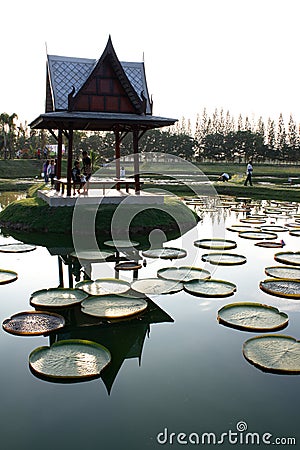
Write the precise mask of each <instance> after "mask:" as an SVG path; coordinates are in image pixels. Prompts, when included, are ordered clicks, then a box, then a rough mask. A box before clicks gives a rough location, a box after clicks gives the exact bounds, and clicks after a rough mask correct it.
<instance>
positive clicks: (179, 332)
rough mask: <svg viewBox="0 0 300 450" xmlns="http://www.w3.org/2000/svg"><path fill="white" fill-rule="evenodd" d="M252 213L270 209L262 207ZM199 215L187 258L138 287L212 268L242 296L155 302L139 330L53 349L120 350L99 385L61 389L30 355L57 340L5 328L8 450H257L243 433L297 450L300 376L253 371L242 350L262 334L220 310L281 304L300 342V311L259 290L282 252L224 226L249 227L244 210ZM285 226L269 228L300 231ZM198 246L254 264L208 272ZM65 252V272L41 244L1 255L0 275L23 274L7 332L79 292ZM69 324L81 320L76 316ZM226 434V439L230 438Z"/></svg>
mask: <svg viewBox="0 0 300 450" xmlns="http://www.w3.org/2000/svg"><path fill="white" fill-rule="evenodd" d="M254 212H255V213H261V212H262V210H261V208H260V207H259V206H258V207H257V208H256V209H255V211H254ZM294 212H296V210H295V211H294ZM298 212H299V211H298ZM199 214H201V216H202V220H201V221H200V222H199V224H198V225H197V230H195V229H194V230H191V231H190V232H188V233H187V234H186V236H184V239H183V238H182V237H181V238H179V239H177V240H174V241H171V242H168V244H167V245H168V246H171V247H178V248H182V247H183V245H184V246H185V249H186V250H187V251H188V256H187V257H186V258H184V259H180V260H177V261H176V260H175V261H163V260H161V259H159V260H157V259H153V260H151V259H150V258H149V259H147V265H146V267H144V266H143V267H142V268H141V269H140V270H139V278H148V277H153V276H156V272H157V270H158V269H159V268H162V267H168V266H172V267H173V266H184V265H194V266H197V267H203V268H205V269H207V270H210V272H211V273H212V276H213V278H217V279H223V280H227V281H230V282H233V283H235V284H236V285H237V292H236V293H235V294H234V295H232V296H230V297H228V298H211V299H210V298H201V297H195V296H192V295H190V294H188V293H186V292H184V291H180V292H178V293H176V294H167V295H159V296H150V298H151V300H152V302H153V303H151V311H150V313H148V314H147V315H146V316H144V317H143V316H142V318H141V319H140V320H138V319H135V320H132V321H130V322H127V323H124V322H121V323H119V324H115V325H113V326H111V327H108V326H102V327H101V326H97V325H94V326H90V327H87V326H85V327H76V326H74V327H69V328H68V329H67V330H66V331H63V332H61V333H59V334H58V335H57V336H54V337H52V340H53V339H59V340H61V339H67V338H70V337H73V338H74V337H78V338H84V339H89V340H94V341H96V342H98V343H102V344H103V345H104V346H106V347H108V348H109V349H110V350H111V353H112V357H113V361H114V365H113V367H112V368H111V370H110V371H108V372H106V373H105V374H103V376H102V378H98V379H95V380H90V381H85V382H79V383H75V384H74V383H73V384H71V383H69V384H66V383H53V382H50V381H48V380H45V379H40V378H38V377H37V376H35V375H34V374H33V373H32V372H31V371H30V369H29V364H28V357H29V354H30V353H31V352H32V350H34V349H35V348H37V347H39V346H45V345H49V337H45V336H41V337H18V336H13V335H11V334H8V333H6V332H4V331H3V330H1V336H0V339H1V345H0V351H1V388H0V389H1V397H0V398H1V406H0V419H1V441H0V442H1V448H3V449H5V450H6V449H9V450H41V449H42V450H50V449H51V450H53V449H59V450H60V449H64V450H82V449H83V448H85V449H95V450H98V449H99V450H102V449H103V450H119V449H130V450H141V449H158V448H161V447H165V448H176V449H177V448H182V447H184V446H185V447H189V448H190V447H191V448H194V447H197V444H195V442H196V440H197V436H200V444H199V446H200V447H201V445H202V446H203V447H210V446H212V445H213V443H212V442H213V441H212V442H211V444H208V442H207V439H208V437H207V439H206V441H204V443H203V444H201V437H202V435H203V434H205V433H214V434H215V436H216V439H217V443H216V444H215V445H214V446H215V447H218V446H219V445H220V446H221V448H224V449H227V448H231V446H232V445H234V446H235V448H244V447H246V448H247V447H248V446H249V447H256V445H250V444H251V443H248V445H246V444H245V442H244V440H243V439H245V435H246V431H245V430H246V428H247V432H250V433H257V434H258V435H259V439H260V445H259V448H268V447H267V446H268V444H267V443H264V442H263V441H262V436H263V435H265V433H269V435H265V437H264V439H265V440H266V442H270V443H273V442H275V439H278V438H279V439H281V438H289V437H292V438H295V439H296V440H297V442H300V433H299V426H298V402H299V399H300V389H299V383H300V377H299V375H278V374H270V373H266V372H263V371H261V370H259V369H258V368H256V367H254V366H253V365H251V364H249V363H248V362H247V361H246V359H245V358H244V357H243V354H242V345H243V343H244V342H245V341H246V340H247V339H248V338H250V337H253V336H255V335H258V334H259V333H252V332H247V331H239V330H235V329H232V328H228V327H226V326H223V325H220V324H219V323H218V322H217V320H216V317H217V311H218V310H219V309H220V308H221V307H222V306H224V305H226V304H228V303H232V302H240V301H242V302H243V301H249V302H259V303H264V304H267V305H273V306H276V307H278V308H279V309H280V310H281V311H284V312H286V313H287V314H288V315H289V324H288V326H287V328H286V329H285V330H283V331H281V332H279V333H281V334H286V335H289V336H293V337H295V338H297V339H299V337H300V336H299V335H300V333H299V329H300V328H299V323H300V314H299V312H300V304H299V301H297V300H288V299H285V298H280V297H274V296H271V295H268V294H266V293H264V292H262V291H261V290H260V289H259V282H260V281H261V280H263V279H265V278H267V276H266V275H265V273H264V268H265V267H267V266H273V265H278V264H277V263H276V262H275V261H274V254H275V253H277V252H278V251H282V250H281V249H272V248H266V249H264V248H259V247H257V246H255V245H254V243H255V242H257V241H253V240H249V239H243V238H241V237H239V236H238V233H236V232H230V231H227V230H226V227H227V226H230V225H233V224H238V223H240V222H239V220H240V219H241V218H245V217H246V216H245V213H243V212H234V211H230V210H229V209H221V208H220V209H218V210H216V211H207V212H206V211H199ZM276 216H277V215H276ZM276 216H273V217H272V215H271V216H269V217H268V218H267V219H266V220H267V222H266V223H267V224H273V225H274V224H278V225H283V224H285V223H286V222H294V219H293V218H292V219H288V218H280V216H279V215H278V217H276ZM195 233H196V234H195ZM195 236H196V237H198V238H199V237H200V238H208V239H209V238H212V237H221V238H222V237H225V238H226V239H230V240H235V241H236V243H237V248H236V249H234V250H233V251H232V252H233V253H238V254H241V255H244V256H246V257H247V263H246V264H244V265H240V266H213V265H211V264H209V263H204V262H203V261H202V260H201V256H202V255H203V254H204V253H208V252H209V250H205V249H201V248H196V247H195V246H194V245H193V242H194V240H195ZM15 238H16V235H14V237H12V236H10V235H8V234H7V233H6V234H5V235H4V234H2V235H0V244H5V243H12V242H15ZM32 239H33V240H34V237H32ZM281 239H283V240H284V241H285V244H286V246H285V247H284V250H286V251H296V250H299V243H300V238H298V237H295V236H291V235H289V233H288V232H280V233H278V239H277V241H279V240H281ZM61 253H63V256H62V258H63V260H64V261H65V262H68V257H67V249H63V246H62V245H61V246H55V244H53V247H50V246H48V248H47V247H44V246H41V245H40V246H37V248H36V250H34V251H31V252H28V253H18V254H13V253H0V267H1V268H2V269H9V270H14V271H16V272H17V273H18V275H19V277H18V280H17V281H15V282H13V283H11V284H6V285H1V286H0V289H1V304H0V312H1V321H2V322H3V320H4V319H6V318H8V317H10V316H11V315H12V314H15V313H17V312H20V311H27V310H32V307H31V306H30V304H29V299H30V295H31V293H32V292H34V291H36V290H39V289H46V288H53V287H57V286H59V285H62V284H63V285H64V286H65V287H69V285H72V284H73V285H74V284H75V283H76V280H75V277H74V275H73V274H72V273H71V271H70V266H68V265H67V264H65V263H61V262H60V261H62V260H61V259H60V258H59V256H58V255H59V254H61ZM190 255H192V257H191V256H190ZM90 270H91V276H92V278H93V279H95V278H99V277H114V276H115V270H114V263H113V262H111V263H94V264H92V266H91V267H90ZM73 271H74V272H76V271H75V270H74V267H73ZM119 274H120V278H121V279H124V280H129V281H131V280H132V273H131V272H130V273H128V272H125V271H124V272H123V271H122V272H119ZM76 277H77V280H79V279H82V278H83V272H82V270H81V272H80V271H78V270H77V272H76ZM74 314H75V313H74ZM76 314H77V313H76ZM76 314H75V315H76ZM69 320H70V322H72V320H73V319H72V317H71V316H69ZM80 320H81V319H78V322H80ZM91 323H93V322H91ZM230 430H231V431H230ZM172 433H175V434H172ZM179 433H184V434H185V435H180V434H179ZM222 433H227V435H226V436H225V435H223V437H221V436H222ZM230 433H231V434H230ZM233 433H237V434H236V435H235V434H233ZM271 435H272V436H271ZM187 439H189V443H188V444H187V443H185V442H187ZM210 439H213V436H212V435H210ZM229 439H231V442H230V440H229ZM235 439H238V441H235V442H234V440H235ZM232 441H233V442H232ZM218 442H219V443H218ZM277 442H285V441H284V440H281V441H276V443H277ZM279 447H281V445H279ZM285 447H287V445H285ZM294 447H295V446H294Z"/></svg>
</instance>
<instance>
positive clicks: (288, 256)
mask: <svg viewBox="0 0 300 450" xmlns="http://www.w3.org/2000/svg"><path fill="white" fill-rule="evenodd" d="M274 259H275V261H277V262H280V263H283V264H289V265H291V266H300V252H279V253H276V254H275V255H274Z"/></svg>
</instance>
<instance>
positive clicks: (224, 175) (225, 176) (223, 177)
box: [218, 172, 231, 181]
mask: <svg viewBox="0 0 300 450" xmlns="http://www.w3.org/2000/svg"><path fill="white" fill-rule="evenodd" d="M230 178H231V176H230V175H228V173H226V172H224V173H222V175H220V176H219V178H218V181H229V180H230Z"/></svg>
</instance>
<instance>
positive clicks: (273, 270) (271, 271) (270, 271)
mask: <svg viewBox="0 0 300 450" xmlns="http://www.w3.org/2000/svg"><path fill="white" fill-rule="evenodd" d="M265 272H266V275H268V276H269V277H273V278H290V279H293V280H300V267H294V266H272V267H266V268H265Z"/></svg>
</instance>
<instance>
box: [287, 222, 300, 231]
mask: <svg viewBox="0 0 300 450" xmlns="http://www.w3.org/2000/svg"><path fill="white" fill-rule="evenodd" d="M285 226H286V227H287V228H289V229H290V228H291V229H294V228H295V229H296V230H297V229H299V228H300V223H299V222H290V223H286V224H285Z"/></svg>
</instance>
